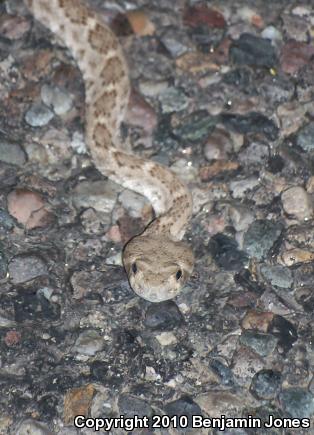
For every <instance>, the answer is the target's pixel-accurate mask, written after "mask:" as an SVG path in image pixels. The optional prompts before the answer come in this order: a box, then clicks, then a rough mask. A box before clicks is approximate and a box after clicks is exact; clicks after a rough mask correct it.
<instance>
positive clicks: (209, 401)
mask: <svg viewBox="0 0 314 435" xmlns="http://www.w3.org/2000/svg"><path fill="white" fill-rule="evenodd" d="M195 401H196V402H197V403H198V405H199V406H200V407H201V409H202V410H203V411H204V413H205V414H206V415H210V417H211V418H219V419H221V416H222V415H225V416H227V415H228V417H231V418H232V417H238V416H239V415H241V412H242V411H243V409H246V408H247V407H248V406H253V404H255V402H256V401H255V399H254V397H253V396H252V395H251V394H249V393H243V392H242V391H241V389H238V391H237V394H235V393H233V392H230V391H225V390H223V389H221V390H218V391H217V390H216V391H215V390H209V391H207V392H206V393H203V394H200V395H199V396H197V397H196V398H195ZM198 415H202V413H201V412H199V413H198ZM226 430H227V429H226ZM223 433H224V434H225V431H224V432H223ZM233 434H234V435H235V434H238V432H231V434H230V435H233Z"/></svg>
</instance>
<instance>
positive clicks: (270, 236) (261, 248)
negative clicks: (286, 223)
mask: <svg viewBox="0 0 314 435" xmlns="http://www.w3.org/2000/svg"><path fill="white" fill-rule="evenodd" d="M281 232H282V224H281V223H280V222H273V221H271V220H263V219H259V220H256V221H254V222H252V223H251V225H250V226H249V228H248V230H247V231H246V233H245V234H244V239H243V249H244V250H245V251H246V252H247V253H248V254H249V255H250V256H251V257H255V258H257V259H258V260H261V259H262V258H264V257H266V256H267V255H268V253H269V251H270V250H271V248H272V247H273V245H274V243H275V242H276V241H277V240H278V238H279V237H280V235H281Z"/></svg>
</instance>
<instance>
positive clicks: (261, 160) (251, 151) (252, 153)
mask: <svg viewBox="0 0 314 435" xmlns="http://www.w3.org/2000/svg"><path fill="white" fill-rule="evenodd" d="M238 155H239V160H240V162H242V164H243V165H254V164H256V165H260V164H262V165H265V164H266V162H267V161H268V158H269V148H268V146H267V145H264V144H263V143H260V142H255V141H253V142H251V143H250V144H249V146H248V147H246V148H245V149H244V150H242V151H241V152H240V153H239V154H238Z"/></svg>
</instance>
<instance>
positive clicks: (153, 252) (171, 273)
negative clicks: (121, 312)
mask: <svg viewBox="0 0 314 435" xmlns="http://www.w3.org/2000/svg"><path fill="white" fill-rule="evenodd" d="M122 258H123V264H124V267H125V270H126V272H127V274H128V279H129V283H130V285H131V287H132V289H133V290H134V292H135V293H136V294H137V295H138V296H141V297H142V298H144V299H146V300H148V301H150V302H162V301H166V300H167V299H172V298H174V297H175V296H177V295H178V294H179V293H180V291H181V289H182V287H183V286H184V284H185V283H186V281H187V279H188V278H189V276H190V275H191V273H192V270H193V266H194V255H193V252H192V251H191V249H190V247H189V246H188V245H186V244H185V243H184V242H181V241H174V240H172V239H171V238H168V237H165V236H162V235H158V236H155V235H140V236H136V237H134V238H133V239H131V240H130V241H129V242H128V243H127V245H126V246H125V248H124V250H123V255H122Z"/></svg>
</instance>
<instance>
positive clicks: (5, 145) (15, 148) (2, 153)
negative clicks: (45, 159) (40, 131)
mask: <svg viewBox="0 0 314 435" xmlns="http://www.w3.org/2000/svg"><path fill="white" fill-rule="evenodd" d="M0 160H1V161H2V162H5V163H10V164H11V165H16V166H23V165H24V164H25V162H26V155H25V152H24V150H23V148H22V147H21V145H20V144H18V143H16V142H11V141H9V140H6V139H5V138H1V136H0Z"/></svg>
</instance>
